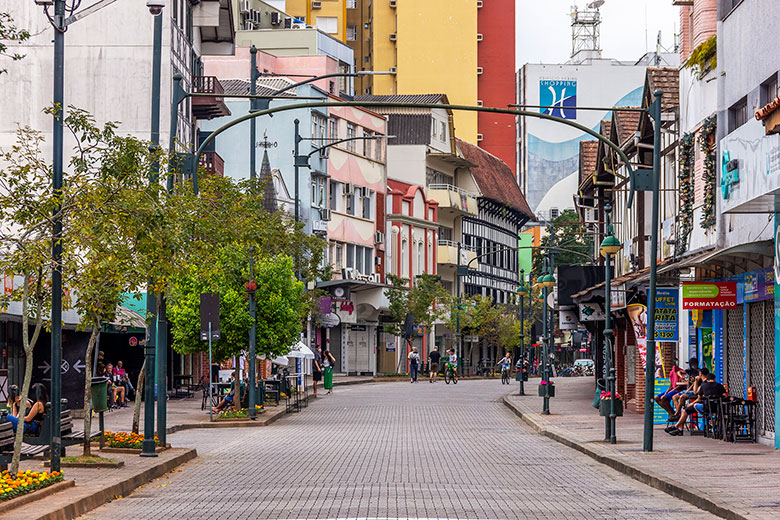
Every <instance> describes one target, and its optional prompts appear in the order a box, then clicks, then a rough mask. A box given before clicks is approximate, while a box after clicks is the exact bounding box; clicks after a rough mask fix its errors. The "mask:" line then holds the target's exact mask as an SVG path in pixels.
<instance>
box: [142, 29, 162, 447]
mask: <svg viewBox="0 0 780 520" xmlns="http://www.w3.org/2000/svg"><path fill="white" fill-rule="evenodd" d="M152 48H153V50H152V115H151V141H152V147H153V148H154V150H155V152H156V151H157V148H158V147H159V145H160V70H161V63H162V16H161V15H158V16H155V17H154V43H153V47H152ZM159 169H160V165H159V163H158V162H155V164H154V165H153V167H152V172H151V173H150V174H149V183H150V184H154V183H156V182H158V178H159ZM157 310H158V309H157V297H156V296H155V295H154V289H153V284H151V283H150V284H149V286H148V287H147V290H146V314H147V319H148V320H149V325H148V332H147V335H146V343H145V345H144V353H145V355H146V370H145V374H144V440H143V443H142V444H141V447H142V450H141V456H142V457H156V456H157V452H156V451H155V443H154V394H155V380H154V376H155V368H156V365H155V361H156V355H155V347H156V345H157Z"/></svg>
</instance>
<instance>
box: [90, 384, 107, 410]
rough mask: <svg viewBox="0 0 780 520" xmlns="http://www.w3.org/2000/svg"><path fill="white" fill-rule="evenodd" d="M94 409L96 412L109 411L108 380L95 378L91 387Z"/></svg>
mask: <svg viewBox="0 0 780 520" xmlns="http://www.w3.org/2000/svg"><path fill="white" fill-rule="evenodd" d="M90 394H91V400H92V409H93V410H94V411H96V412H105V411H106V410H108V378H107V377H102V376H101V377H93V378H92V384H91V387H90Z"/></svg>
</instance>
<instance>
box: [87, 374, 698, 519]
mask: <svg viewBox="0 0 780 520" xmlns="http://www.w3.org/2000/svg"><path fill="white" fill-rule="evenodd" d="M509 388H510V387H507V386H502V385H501V384H500V383H499V381H498V380H491V381H461V382H460V384H458V385H457V386H453V385H445V384H444V383H443V382H440V383H437V384H435V385H431V384H429V383H427V382H420V383H418V384H416V385H410V384H408V383H380V384H370V385H360V386H353V387H344V388H342V389H338V388H337V389H336V391H335V392H334V394H333V395H330V396H325V397H320V398H319V399H317V401H316V402H314V403H313V404H312V405H311V406H309V407H308V408H307V409H304V410H303V411H302V412H301V413H299V414H295V415H292V416H287V417H285V418H283V419H281V420H280V421H279V422H277V423H275V424H274V425H273V426H270V427H267V428H249V429H247V428H244V429H224V430H188V431H183V432H179V433H176V434H173V435H171V436H170V437H169V438H170V439H171V442H172V443H173V444H174V445H177V446H192V447H196V448H197V450H198V453H199V454H200V455H201V458H200V459H198V460H196V461H193V462H190V463H188V464H186V465H184V466H182V467H181V471H177V472H176V473H173V474H170V475H168V476H166V477H163V478H161V479H158V480H156V481H153V482H151V483H149V484H147V485H146V486H144V487H143V488H142V489H139V490H137V491H136V492H135V493H133V494H132V495H131V496H129V497H126V498H123V499H120V500H117V501H114V502H112V503H111V504H107V505H105V506H102V507H101V508H99V509H97V510H95V511H94V512H92V513H91V514H89V515H87V516H86V517H85V518H111V519H112V520H121V519H125V518H127V519H137V518H144V519H156V518H161V519H162V518H165V519H171V518H188V519H193V518H198V519H206V518H220V519H222V518H231V519H232V518H274V519H275V518H285V519H304V518H307V519H325V518H329V519H335V518H339V519H347V518H350V519H351V518H366V519H377V518H417V519H432V518H464V519H466V518H467V519H504V518H522V519H562V518H594V519H595V518H598V519H613V518H614V519H640V518H641V519H645V518H653V519H662V518H669V519H672V518H673V519H679V518H681V515H684V517H685V518H686V519H700V518H711V516H710V515H709V514H708V513H705V512H703V511H701V510H699V509H696V508H695V507H693V506H691V505H689V504H687V503H685V502H682V501H680V500H677V499H675V498H672V497H670V496H668V495H665V494H664V493H662V492H660V491H656V490H654V489H651V488H649V487H647V486H644V485H642V484H640V483H638V482H636V481H634V480H632V479H630V478H629V477H626V476H624V475H621V474H619V473H617V472H615V471H613V470H611V469H609V468H607V467H605V466H603V465H601V464H598V463H596V462H594V461H592V460H591V459H590V458H588V457H586V456H584V455H581V454H579V453H577V452H575V451H573V450H571V449H569V448H566V447H564V446H562V445H560V444H558V443H556V442H554V441H552V440H549V439H547V438H545V437H542V436H539V435H537V434H535V433H533V432H532V431H531V430H530V429H529V428H528V427H527V426H525V425H524V424H522V423H521V421H520V420H518V419H517V418H516V417H515V416H514V415H512V414H511V413H510V412H509V411H508V410H507V408H506V407H505V406H504V405H503V404H501V402H500V398H501V397H502V396H503V395H504V394H505V393H506V392H507V391H508V390H509Z"/></svg>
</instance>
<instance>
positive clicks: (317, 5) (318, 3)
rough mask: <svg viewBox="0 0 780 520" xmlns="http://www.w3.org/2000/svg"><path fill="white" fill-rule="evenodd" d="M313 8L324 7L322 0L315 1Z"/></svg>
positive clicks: (312, 4)
mask: <svg viewBox="0 0 780 520" xmlns="http://www.w3.org/2000/svg"><path fill="white" fill-rule="evenodd" d="M311 8H312V9H322V2H318V1H317V0H315V1H314V2H312V3H311Z"/></svg>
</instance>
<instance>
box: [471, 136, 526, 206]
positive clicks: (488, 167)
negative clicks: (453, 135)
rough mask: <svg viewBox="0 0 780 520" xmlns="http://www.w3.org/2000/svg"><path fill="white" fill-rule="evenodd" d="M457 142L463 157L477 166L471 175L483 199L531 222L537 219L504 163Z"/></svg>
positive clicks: (486, 153)
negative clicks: (506, 208) (513, 211)
mask: <svg viewBox="0 0 780 520" xmlns="http://www.w3.org/2000/svg"><path fill="white" fill-rule="evenodd" d="M456 141H457V144H458V147H459V148H460V151H461V152H462V153H463V157H464V158H465V159H466V160H467V161H469V162H472V163H474V164H476V167H472V168H471V174H472V175H473V176H474V180H475V181H477V185H478V186H479V189H480V191H482V195H483V197H485V198H487V199H491V200H493V201H495V202H498V203H500V204H504V205H505V206H508V207H510V208H512V209H514V210H515V211H517V212H518V213H521V214H522V215H525V216H526V217H527V218H528V219H529V220H534V219H535V218H536V217H535V216H534V213H533V211H531V208H530V207H529V206H528V202H526V200H525V197H524V196H523V192H522V191H520V186H518V184H517V179H516V178H515V174H514V173H512V169H511V168H510V167H509V166H508V165H507V164H506V163H505V162H504V161H502V160H501V159H499V158H498V157H496V156H495V155H493V154H491V153H489V152H486V151H485V150H483V149H482V148H479V147H478V146H475V145H473V144H471V143H467V142H466V141H463V140H462V139H456Z"/></svg>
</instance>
